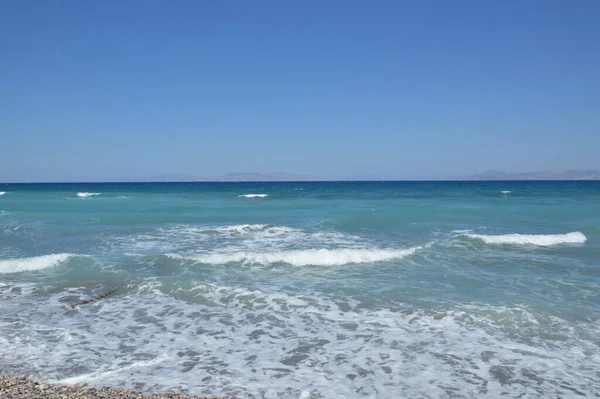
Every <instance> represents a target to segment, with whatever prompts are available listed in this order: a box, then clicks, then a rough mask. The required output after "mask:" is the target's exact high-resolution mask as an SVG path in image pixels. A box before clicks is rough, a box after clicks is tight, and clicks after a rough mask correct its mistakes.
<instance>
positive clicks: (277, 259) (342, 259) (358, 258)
mask: <svg viewBox="0 0 600 399" xmlns="http://www.w3.org/2000/svg"><path fill="white" fill-rule="evenodd" d="M419 249H421V247H413V248H408V249H400V250H392V249H366V248H364V249H350V248H339V249H304V250H291V251H278V252H234V253H221V254H206V255H199V256H182V255H176V254H169V255H168V256H169V257H171V258H175V259H189V260H193V261H196V262H199V263H206V264H211V265H225V264H228V263H243V264H260V265H270V264H276V263H286V264H289V265H292V266H341V265H348V264H358V263H372V262H383V261H390V260H397V259H402V258H405V257H407V256H409V255H412V254H414V253H415V252H416V251H417V250H419Z"/></svg>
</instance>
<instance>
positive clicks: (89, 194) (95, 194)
mask: <svg viewBox="0 0 600 399" xmlns="http://www.w3.org/2000/svg"><path fill="white" fill-rule="evenodd" d="M100 194H102V193H85V192H84V193H77V196H78V197H79V198H88V197H94V196H97V195H100Z"/></svg>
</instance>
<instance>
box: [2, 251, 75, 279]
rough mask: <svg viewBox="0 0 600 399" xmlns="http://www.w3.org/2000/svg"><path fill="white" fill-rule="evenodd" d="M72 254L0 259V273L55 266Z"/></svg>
mask: <svg viewBox="0 0 600 399" xmlns="http://www.w3.org/2000/svg"><path fill="white" fill-rule="evenodd" d="M71 256H75V255H72V254H51V255H42V256H34V257H31V258H19V259H8V260H0V274H8V273H20V272H27V271H35V270H42V269H46V268H48V267H52V266H56V265H58V264H59V263H61V262H64V261H66V260H67V259H68V258H70V257H71Z"/></svg>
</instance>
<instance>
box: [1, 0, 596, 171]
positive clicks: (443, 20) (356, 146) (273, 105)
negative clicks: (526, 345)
mask: <svg viewBox="0 0 600 399" xmlns="http://www.w3.org/2000/svg"><path fill="white" fill-rule="evenodd" d="M599 15H600V1H597V0H574V1H567V0H560V1H557V0H526V1H505V0H489V1H481V0H454V1H448V0H439V1H433V0H418V1H417V0H414V1H412V0H411V1H408V0H407V1H397V0H390V1H386V0H376V1H366V0H363V1H356V0H302V1H300V0H290V1H281V0H273V1H271V0H258V1H246V0H239V1H231V0H218V1H209V0H174V1H160V0H103V1H80V0H4V1H0V181H5V182H14V181H108V180H135V179H141V180H144V179H154V178H156V177H157V176H158V177H160V176H165V175H181V176H214V175H219V174H223V173H229V172H286V173H295V174H302V175H313V176H320V177H324V178H331V179H344V178H381V179H412V178H449V177H458V176H463V175H468V174H472V173H478V172H482V171H484V170H488V169H498V170H503V171H506V172H518V171H537V170H552V171H561V170H566V169H590V168H596V169H600V150H599V149H600V23H598V16H599Z"/></svg>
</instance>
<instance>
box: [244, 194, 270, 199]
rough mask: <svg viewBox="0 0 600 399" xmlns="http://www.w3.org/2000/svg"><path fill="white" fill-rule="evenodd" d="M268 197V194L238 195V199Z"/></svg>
mask: <svg viewBox="0 0 600 399" xmlns="http://www.w3.org/2000/svg"><path fill="white" fill-rule="evenodd" d="M268 196H269V194H242V195H238V197H244V198H267V197H268Z"/></svg>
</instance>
